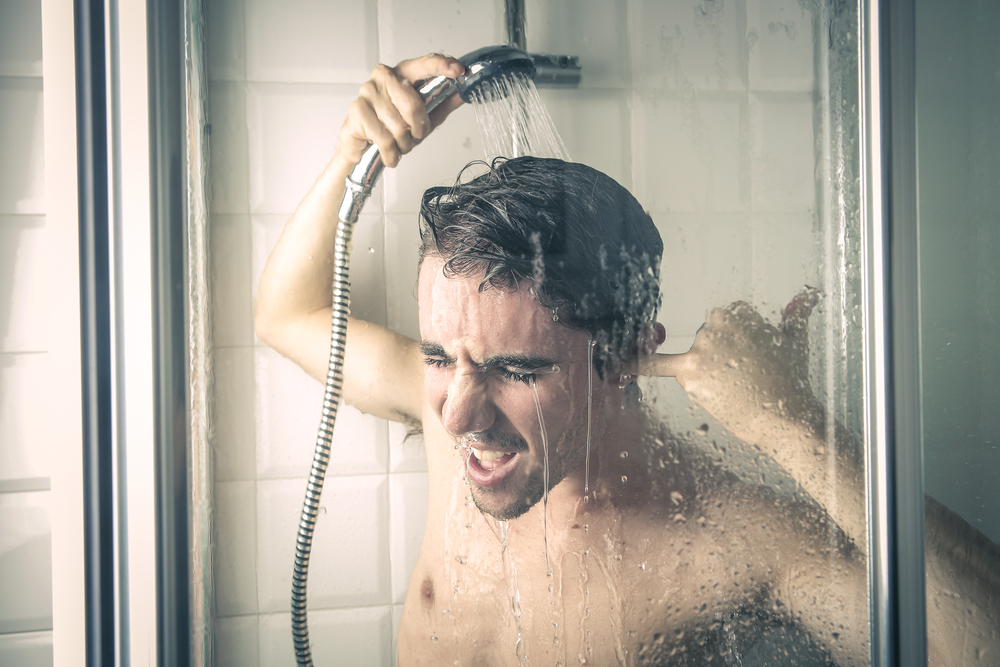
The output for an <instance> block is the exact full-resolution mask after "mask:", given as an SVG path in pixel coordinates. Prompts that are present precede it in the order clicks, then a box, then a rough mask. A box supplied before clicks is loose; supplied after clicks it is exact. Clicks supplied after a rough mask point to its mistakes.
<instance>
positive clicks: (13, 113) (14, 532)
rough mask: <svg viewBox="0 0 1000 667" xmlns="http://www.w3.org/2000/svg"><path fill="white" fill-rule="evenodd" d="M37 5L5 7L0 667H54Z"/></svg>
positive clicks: (1, 13)
mask: <svg viewBox="0 0 1000 667" xmlns="http://www.w3.org/2000/svg"><path fill="white" fill-rule="evenodd" d="M44 168H45V161H44V141H43V115H42V12H41V2H40V1H39V0H5V1H4V2H2V3H0V664H3V665H24V666H26V667H34V666H36V665H38V666H40V665H51V664H52V531H51V527H50V522H49V510H50V506H49V502H50V495H51V492H50V489H51V476H52V469H51V465H50V460H51V456H52V454H53V451H54V450H53V447H52V441H51V438H50V437H49V436H48V433H50V432H51V431H50V430H49V429H48V428H47V424H51V423H52V421H51V420H52V418H53V415H52V406H51V403H50V401H49V400H48V397H49V396H51V393H52V388H53V387H52V384H51V382H48V384H47V378H51V377H52V370H53V369H52V366H51V360H50V354H49V353H50V351H51V350H52V348H53V346H54V345H58V344H59V338H60V336H61V335H63V333H62V331H61V330H60V329H59V328H58V327H55V326H54V325H55V324H56V322H55V321H54V320H52V319H51V316H52V314H51V313H49V312H46V305H47V304H51V303H52V298H51V297H52V290H53V289H58V288H59V286H60V285H62V286H65V285H74V284H75V282H76V279H75V276H73V275H66V274H67V273H69V272H70V271H71V268H70V267H66V268H62V267H60V266H57V265H53V264H52V262H50V261H48V260H49V257H48V256H47V255H46V253H45V252H44V251H45V247H46V244H47V238H48V235H49V234H51V233H52V229H51V228H50V225H48V224H47V221H46V215H45V213H46V206H45V174H44Z"/></svg>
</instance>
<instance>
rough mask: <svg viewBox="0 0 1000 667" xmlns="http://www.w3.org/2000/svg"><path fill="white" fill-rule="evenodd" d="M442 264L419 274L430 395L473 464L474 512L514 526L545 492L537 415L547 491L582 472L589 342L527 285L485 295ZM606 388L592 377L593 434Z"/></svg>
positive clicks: (430, 262) (430, 261)
mask: <svg viewBox="0 0 1000 667" xmlns="http://www.w3.org/2000/svg"><path fill="white" fill-rule="evenodd" d="M442 266H443V262H442V261H441V259H439V258H437V257H434V256H429V257H427V258H425V259H424V261H423V264H422V266H421V269H420V280H419V285H418V298H419V312H420V335H421V338H422V339H423V340H422V343H421V345H422V347H423V352H424V360H425V362H426V364H427V369H426V374H425V382H424V387H425V391H426V393H427V398H428V400H429V401H430V405H431V406H432V407H433V409H434V411H435V412H436V413H437V415H438V417H439V418H440V420H441V423H442V424H443V425H444V427H445V429H446V430H447V431H448V433H449V434H450V435H451V436H452V437H453V438H454V441H455V443H456V445H459V449H458V453H457V455H458V456H462V457H463V458H464V457H469V458H468V479H469V483H470V486H471V488H472V497H473V500H474V501H475V502H476V505H477V506H478V507H479V508H480V509H481V510H482V511H484V512H486V513H488V514H491V515H493V516H494V517H496V518H498V519H501V520H508V519H512V518H514V517H516V516H519V515H521V514H523V513H524V512H525V511H527V510H528V509H529V508H530V507H531V506H532V505H534V504H535V503H537V502H538V501H539V500H541V498H542V494H543V490H544V481H543V480H544V469H545V451H544V449H545V448H544V445H543V435H542V429H541V427H540V424H539V410H540V412H541V415H542V418H543V420H544V423H545V432H546V436H547V444H548V462H549V488H550V489H551V488H552V487H553V486H555V485H556V484H558V483H559V482H560V481H561V480H563V479H564V478H565V477H566V476H567V475H569V474H570V473H571V472H573V471H574V470H575V469H577V468H581V467H582V466H581V463H582V461H583V459H584V456H585V451H586V441H587V404H588V398H587V395H588V385H589V378H588V366H589V360H588V357H589V348H590V337H589V335H588V334H587V333H586V332H584V331H578V330H573V329H568V328H566V327H564V326H562V325H560V324H559V323H558V322H556V321H554V320H553V317H552V312H551V311H550V310H547V309H544V308H542V307H541V306H540V305H539V304H538V302H537V301H535V299H534V297H533V296H531V295H530V294H529V292H528V287H527V285H525V286H523V287H522V288H521V289H517V290H511V289H508V290H499V289H493V288H490V289H487V290H485V291H483V292H479V283H480V280H481V278H480V277H479V276H477V277H473V278H460V277H457V278H447V277H445V276H444V275H443V274H442V272H441V267H442ZM556 368H557V369H558V370H554V369H556ZM604 386H605V384H604V383H601V382H599V381H598V378H597V376H596V374H594V376H593V392H594V398H593V419H592V421H593V424H592V429H593V430H594V432H595V433H596V432H597V429H598V423H599V422H600V415H599V412H600V411H599V409H598V406H600V405H601V403H602V398H603V390H604ZM533 387H534V389H535V390H537V396H538V407H536V401H535V393H534V391H533ZM463 445H464V446H463ZM465 446H467V447H468V448H471V452H470V451H469V449H466V447H465ZM470 453H471V456H469V454H470ZM578 474H580V475H581V477H582V471H580V472H579V473H578Z"/></svg>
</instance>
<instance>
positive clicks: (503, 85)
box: [473, 74, 569, 160]
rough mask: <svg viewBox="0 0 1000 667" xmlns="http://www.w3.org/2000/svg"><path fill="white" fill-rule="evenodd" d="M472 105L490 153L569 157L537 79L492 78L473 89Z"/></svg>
mask: <svg viewBox="0 0 1000 667" xmlns="http://www.w3.org/2000/svg"><path fill="white" fill-rule="evenodd" d="M473 102H474V104H473V108H474V109H475V111H476V120H477V123H478V125H479V135H480V137H481V138H482V140H483V148H485V149H486V154H487V156H490V157H493V156H497V155H502V156H504V157H510V158H514V157H520V156H522V155H534V156H535V157H555V158H560V159H562V160H569V154H568V153H567V152H566V146H565V145H564V144H563V141H562V138H560V136H559V133H558V132H557V131H556V128H555V125H553V123H552V118H551V117H550V116H549V112H548V111H546V109H545V105H543V104H542V100H541V98H540V97H539V96H538V89H537V88H535V82H534V81H532V80H531V79H530V78H528V77H526V76H525V75H523V74H507V75H504V76H499V77H495V78H493V79H491V80H490V81H488V82H484V83H483V84H482V85H480V86H478V87H477V88H476V90H475V91H474V92H473Z"/></svg>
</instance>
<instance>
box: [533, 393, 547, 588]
mask: <svg viewBox="0 0 1000 667" xmlns="http://www.w3.org/2000/svg"><path fill="white" fill-rule="evenodd" d="M531 395H532V396H534V398H535V411H536V412H537V413H538V428H539V429H541V433H542V455H543V456H544V457H545V467H544V472H543V473H542V484H543V487H542V534H543V535H544V540H545V572H546V573H547V574H548V575H550V576H551V574H552V568H551V567H549V438H548V435H547V434H546V432H545V418H544V417H542V404H541V401H539V400H538V387H537V385H535V381H534V380H532V381H531Z"/></svg>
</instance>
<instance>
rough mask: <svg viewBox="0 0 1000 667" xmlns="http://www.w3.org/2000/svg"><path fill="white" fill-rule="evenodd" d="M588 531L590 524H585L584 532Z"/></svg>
mask: <svg viewBox="0 0 1000 667" xmlns="http://www.w3.org/2000/svg"><path fill="white" fill-rule="evenodd" d="M588 530H590V524H587V523H585V524H583V532H585V533H586V532H587V531H588Z"/></svg>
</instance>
